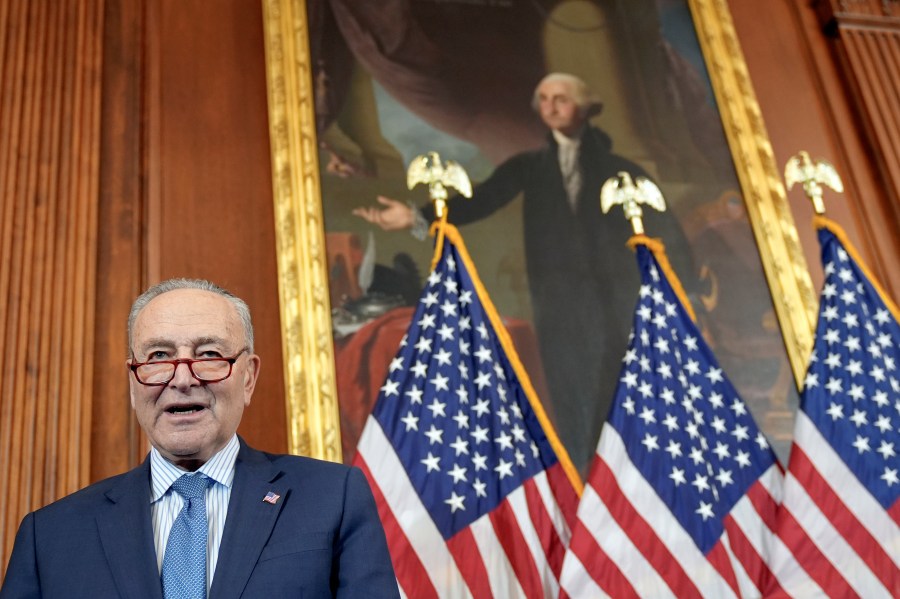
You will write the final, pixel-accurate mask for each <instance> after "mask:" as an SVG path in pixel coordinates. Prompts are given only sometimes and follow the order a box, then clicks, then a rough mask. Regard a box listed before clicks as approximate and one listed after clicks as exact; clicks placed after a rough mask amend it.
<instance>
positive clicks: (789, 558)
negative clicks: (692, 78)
mask: <svg viewBox="0 0 900 599" xmlns="http://www.w3.org/2000/svg"><path fill="white" fill-rule="evenodd" d="M817 226H818V227H819V243H820V245H821V248H822V264H823V266H824V270H825V282H824V285H823V288H822V294H821V298H820V304H819V318H818V324H817V326H816V342H815V347H814V348H813V354H812V357H811V359H810V364H809V368H808V370H807V374H806V379H805V381H804V389H803V394H802V396H801V399H800V411H799V412H798V414H797V421H796V425H795V431H794V444H793V445H792V447H791V454H790V458H789V460H788V472H787V475H786V477H785V487H784V504H783V506H782V509H781V511H780V513H779V520H778V534H779V536H780V537H781V539H782V541H783V542H784V547H783V548H782V550H781V551H780V553H779V561H778V563H777V565H775V566H774V569H775V574H776V576H777V577H778V579H779V581H780V582H781V586H782V588H783V589H784V590H785V591H786V592H787V593H789V594H791V595H794V596H798V597H801V596H802V597H810V596H823V595H828V596H832V597H866V598H868V597H900V529H898V522H900V502H898V501H897V498H898V496H900V459H898V457H897V453H898V451H900V375H898V373H897V366H898V363H900V325H898V324H897V315H898V312H897V308H896V306H894V305H893V304H892V303H891V302H890V300H889V299H887V296H886V295H882V294H881V293H880V292H879V290H878V289H877V287H876V285H877V284H876V283H875V282H874V281H873V280H871V279H870V278H869V277H867V276H866V273H865V270H864V267H862V264H861V262H859V261H858V259H854V258H855V256H856V252H855V250H854V249H853V247H852V245H850V244H849V242H847V241H846V238H845V237H844V234H843V231H841V229H840V228H839V227H838V226H837V225H836V224H834V223H832V222H831V221H828V220H827V219H825V218H823V217H817ZM842 240H843V241H844V243H842Z"/></svg>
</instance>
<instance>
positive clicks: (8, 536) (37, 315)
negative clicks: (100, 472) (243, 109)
mask: <svg viewBox="0 0 900 599" xmlns="http://www.w3.org/2000/svg"><path fill="white" fill-rule="evenodd" d="M102 7H103V3H102V2H101V1H100V0H82V1H81V2H29V1H27V0H21V1H9V2H3V3H0V22H2V23H3V24H4V26H3V28H2V33H0V36H2V37H0V89H2V90H3V92H2V102H0V355H2V356H3V361H2V365H0V373H2V378H0V487H2V489H3V492H2V493H0V564H4V565H5V564H6V561H7V559H8V555H9V550H10V548H11V545H12V540H13V535H14V534H15V531H16V528H17V527H18V524H19V521H20V520H21V518H22V516H23V515H24V514H25V513H26V512H27V511H29V510H32V509H35V508H37V507H39V506H41V505H44V504H46V503H49V502H50V501H52V500H54V499H56V498H57V497H60V496H62V495H65V494H67V493H70V492H72V491H75V490H76V489H78V488H80V487H82V486H84V485H85V484H86V483H87V482H88V477H89V472H90V451H89V442H90V431H91V406H92V394H93V370H92V367H93V351H94V331H93V328H92V326H91V325H92V323H93V319H94V306H95V277H96V256H97V208H98V206H97V204H98V202H97V197H98V192H97V186H98V172H99V168H100V163H99V150H100V144H99V131H100V118H99V117H100V69H101V55H100V39H101V30H102V16H103V13H102Z"/></svg>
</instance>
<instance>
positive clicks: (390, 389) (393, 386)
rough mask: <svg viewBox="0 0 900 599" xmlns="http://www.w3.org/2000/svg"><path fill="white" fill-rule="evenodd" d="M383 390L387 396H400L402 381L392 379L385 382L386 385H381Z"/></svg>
mask: <svg viewBox="0 0 900 599" xmlns="http://www.w3.org/2000/svg"><path fill="white" fill-rule="evenodd" d="M381 392H382V393H384V396H385V397H390V396H391V395H396V396H398V397H399V396H400V382H399V381H392V380H390V379H388V380H386V381H385V382H384V385H382V387H381Z"/></svg>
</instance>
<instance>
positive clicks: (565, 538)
mask: <svg viewBox="0 0 900 599" xmlns="http://www.w3.org/2000/svg"><path fill="white" fill-rule="evenodd" d="M533 480H534V482H535V485H536V486H537V490H538V492H540V494H541V500H542V501H543V502H544V508H545V509H546V510H547V513H548V514H549V515H550V520H551V521H552V522H553V528H555V529H556V534H557V535H559V540H560V542H561V543H562V544H563V546H564V547H568V546H569V539H571V538H572V531H570V530H569V524H568V523H567V522H566V518H565V516H564V515H563V512H562V509H561V508H560V507H559V504H558V503H557V502H556V496H555V495H554V494H553V491H552V490H551V489H550V481H549V480H547V471H546V470H542V471H541V472H540V473H539V474H538V475H537V476H535V477H534V479H533Z"/></svg>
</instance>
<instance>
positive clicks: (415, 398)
mask: <svg viewBox="0 0 900 599" xmlns="http://www.w3.org/2000/svg"><path fill="white" fill-rule="evenodd" d="M404 395H406V396H407V397H409V401H410V403H414V404H416V403H418V404H420V403H422V390H421V389H419V388H418V387H410V388H409V389H408V390H407V391H406V393H405V394H404Z"/></svg>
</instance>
